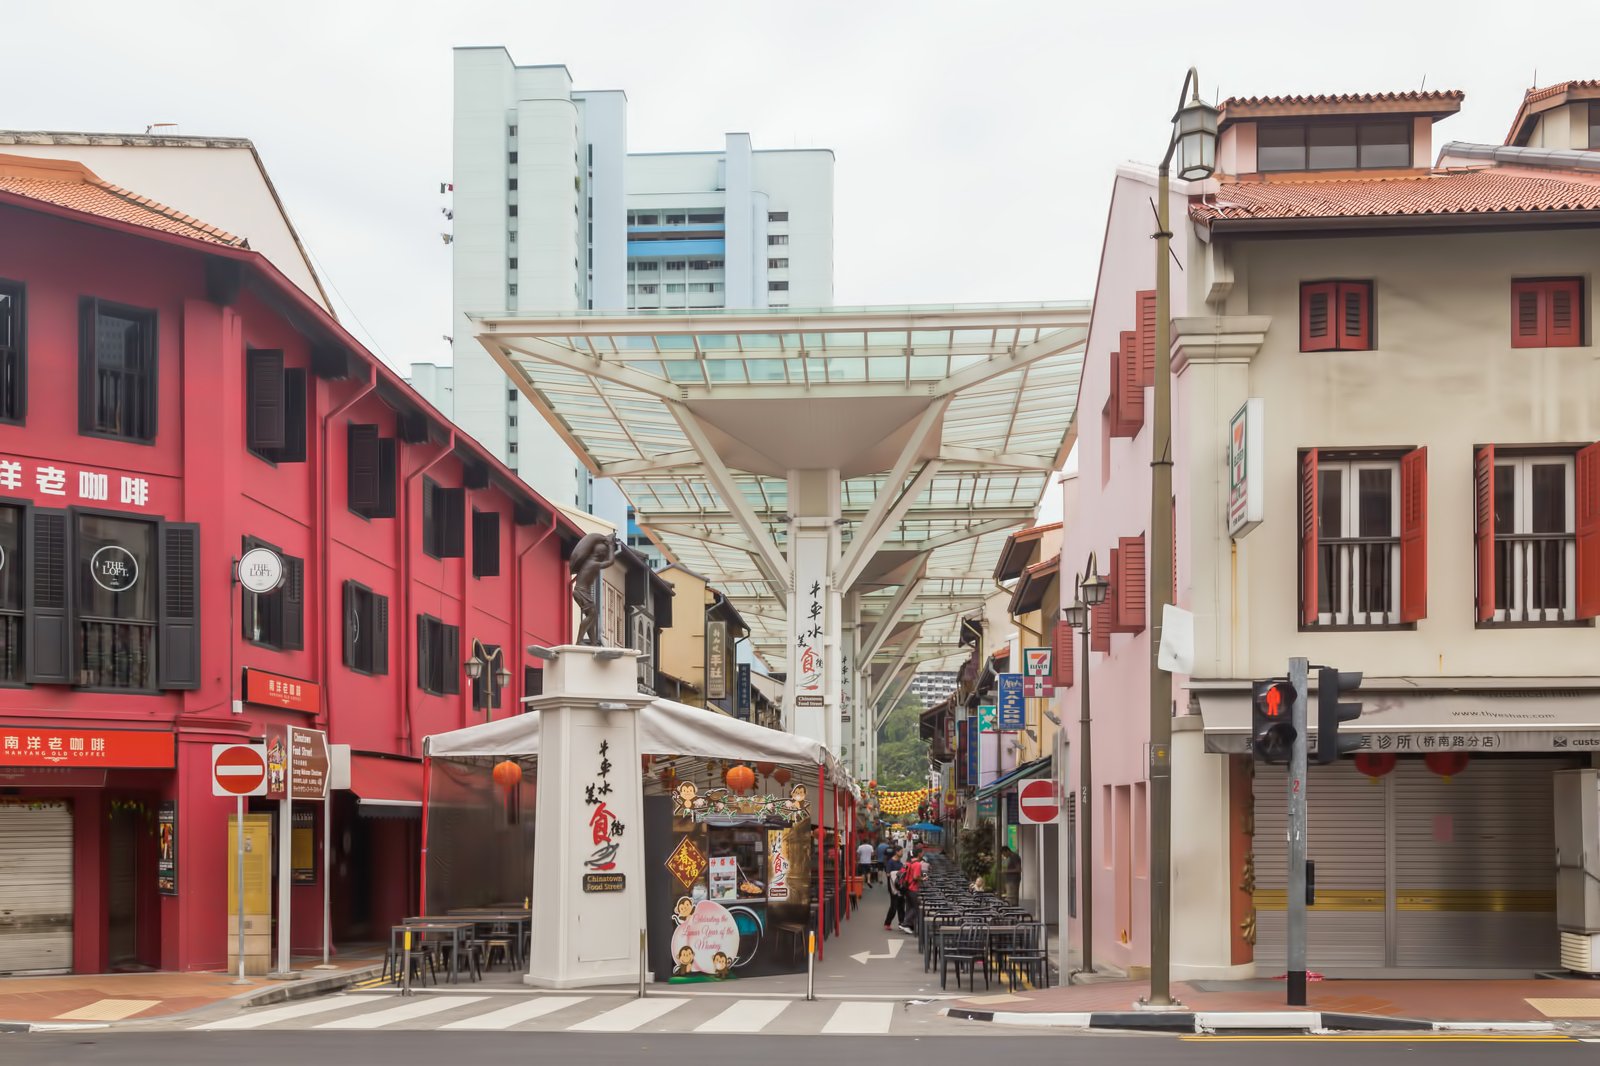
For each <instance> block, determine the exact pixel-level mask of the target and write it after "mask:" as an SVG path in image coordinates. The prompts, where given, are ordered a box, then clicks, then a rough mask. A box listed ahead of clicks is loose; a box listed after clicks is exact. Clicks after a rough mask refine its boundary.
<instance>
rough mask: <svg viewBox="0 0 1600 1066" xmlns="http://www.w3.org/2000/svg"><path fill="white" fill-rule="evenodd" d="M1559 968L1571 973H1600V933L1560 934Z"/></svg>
mask: <svg viewBox="0 0 1600 1066" xmlns="http://www.w3.org/2000/svg"><path fill="white" fill-rule="evenodd" d="M1561 968H1562V969H1564V970H1571V971H1572V972H1573V973H1589V974H1597V973H1600V933H1562V934H1561Z"/></svg>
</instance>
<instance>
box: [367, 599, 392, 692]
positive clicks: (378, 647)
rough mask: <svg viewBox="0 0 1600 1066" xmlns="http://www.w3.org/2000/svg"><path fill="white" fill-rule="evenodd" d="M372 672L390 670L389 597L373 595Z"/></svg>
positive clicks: (384, 672)
mask: <svg viewBox="0 0 1600 1066" xmlns="http://www.w3.org/2000/svg"><path fill="white" fill-rule="evenodd" d="M371 628H372V672H373V673H375V674H387V673H388V672H389V597H387V596H379V595H377V594H376V593H374V594H373V596H372V626H371Z"/></svg>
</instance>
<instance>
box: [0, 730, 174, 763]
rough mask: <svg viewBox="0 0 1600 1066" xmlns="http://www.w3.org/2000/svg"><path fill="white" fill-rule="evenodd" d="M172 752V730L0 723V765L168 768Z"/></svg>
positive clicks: (172, 756) (172, 759)
mask: <svg viewBox="0 0 1600 1066" xmlns="http://www.w3.org/2000/svg"><path fill="white" fill-rule="evenodd" d="M175 752H176V749H175V748H174V746H173V740H172V734H171V733H158V732H154V731H151V732H144V731H140V730H133V729H115V730H114V729H34V728H31V727H24V726H0V766H89V767H97V768H98V767H112V766H116V767H124V768H130V769H168V768H170V767H172V766H175V765H177V764H176V762H175V761H174V756H175Z"/></svg>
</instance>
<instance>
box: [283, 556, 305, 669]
mask: <svg viewBox="0 0 1600 1066" xmlns="http://www.w3.org/2000/svg"><path fill="white" fill-rule="evenodd" d="M305 570H306V564H305V563H304V562H303V561H302V560H300V559H296V558H293V557H292V556H287V555H286V556H284V559H283V647H284V649H285V650H294V651H298V650H299V649H301V648H304V647H305V646H306V605H305V599H306V595H305Z"/></svg>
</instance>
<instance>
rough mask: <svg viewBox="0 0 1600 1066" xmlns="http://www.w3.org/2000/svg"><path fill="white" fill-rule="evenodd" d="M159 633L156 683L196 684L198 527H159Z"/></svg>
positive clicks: (168, 685)
mask: <svg viewBox="0 0 1600 1066" xmlns="http://www.w3.org/2000/svg"><path fill="white" fill-rule="evenodd" d="M160 622H161V633H160V637H159V641H160V643H159V647H158V648H157V655H158V659H159V669H158V671H157V684H158V685H159V686H160V687H161V688H166V689H178V688H184V689H191V688H199V687H200V527H199V526H198V525H195V524H193V523H191V522H169V523H163V524H162V526H161V614H160Z"/></svg>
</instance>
